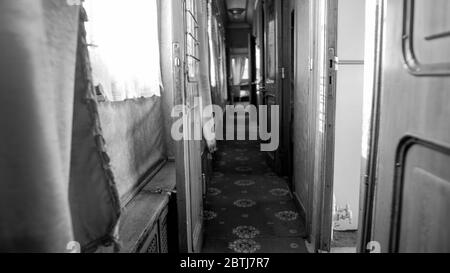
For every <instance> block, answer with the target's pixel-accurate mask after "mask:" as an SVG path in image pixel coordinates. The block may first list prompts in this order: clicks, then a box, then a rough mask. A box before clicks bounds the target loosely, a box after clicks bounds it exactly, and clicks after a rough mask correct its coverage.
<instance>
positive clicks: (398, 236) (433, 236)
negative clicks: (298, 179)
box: [363, 0, 450, 253]
mask: <svg viewBox="0 0 450 273" xmlns="http://www.w3.org/2000/svg"><path fill="white" fill-rule="evenodd" d="M379 2H380V5H383V6H382V8H381V10H382V12H383V15H382V16H383V17H384V22H381V21H380V22H379V26H381V27H382V38H383V39H382V40H380V41H381V42H380V43H381V46H380V47H379V48H381V49H382V51H381V62H378V67H379V68H380V71H381V73H380V77H379V78H378V82H379V84H378V86H377V89H376V90H375V92H376V95H377V96H376V97H377V98H378V101H377V103H378V104H379V107H378V110H379V113H380V116H379V118H378V119H377V121H376V122H374V124H373V127H374V128H375V129H376V130H374V131H375V132H379V134H378V135H374V138H375V139H376V140H377V141H378V145H377V146H376V149H374V151H372V152H376V153H377V160H376V161H375V163H377V164H376V165H375V167H374V169H375V170H376V175H375V177H376V180H375V179H372V180H371V181H369V182H370V183H371V184H375V183H376V186H375V187H372V188H374V189H375V192H374V195H373V196H374V197H372V202H373V206H374V209H373V211H372V212H373V219H372V221H371V222H370V223H369V224H367V225H365V226H364V231H365V233H366V234H369V236H368V238H367V239H366V240H365V241H364V242H363V244H367V243H368V241H369V240H371V241H374V242H376V243H377V244H379V245H380V247H381V251H382V252H401V253H403V252H447V253H448V252H450V229H449V225H450V217H449V211H450V168H449V167H450V122H449V120H450V107H449V105H450V51H449V48H450V17H449V16H448V13H449V12H450V1H447V0H403V1H379ZM383 17H382V18H383Z"/></svg>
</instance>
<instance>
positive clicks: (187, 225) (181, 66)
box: [172, 0, 203, 253]
mask: <svg viewBox="0 0 450 273" xmlns="http://www.w3.org/2000/svg"><path fill="white" fill-rule="evenodd" d="M194 1H195V0H194ZM196 8H197V9H198V8H199V6H198V5H197V6H196ZM172 12H173V18H174V22H173V23H174V25H179V22H176V18H183V23H182V26H183V27H182V28H173V31H174V33H173V35H174V42H173V45H172V57H173V63H172V69H173V76H174V105H175V106H176V105H184V106H186V107H187V108H188V110H189V111H193V110H194V108H195V107H196V104H195V101H194V97H195V94H191V93H190V92H188V83H189V79H188V71H187V65H186V63H187V60H186V58H187V57H186V47H187V32H186V20H187V17H186V0H176V1H173V9H172ZM183 118H186V119H187V117H185V116H183ZM173 121H175V119H174V120H173ZM183 123H184V124H188V125H189V126H188V128H187V130H186V128H184V130H186V131H185V134H184V135H185V136H187V135H192V134H191V133H192V131H193V130H195V129H196V128H195V127H196V126H195V125H192V123H191V120H189V119H187V120H186V121H184V122H183ZM194 147H195V144H193V143H192V141H191V140H186V139H183V140H180V141H175V159H176V160H175V166H176V185H177V188H176V191H177V210H178V232H179V240H178V241H179V251H180V253H195V252H200V251H201V247H202V242H203V224H201V227H200V230H197V229H198V228H197V229H196V230H193V223H192V221H193V220H192V209H191V199H192V194H191V183H192V179H193V177H192V175H193V173H194V174H195V171H193V166H192V165H191V162H192V154H194V152H193V149H194ZM200 155H201V151H200ZM196 160H198V161H199V162H200V164H202V163H201V162H202V160H201V156H200V157H199V158H197V159H196ZM201 173H202V170H200V174H201ZM199 179H200V183H201V184H203V183H202V181H201V180H202V178H201V177H200V178H199ZM199 198H201V199H202V200H203V195H201V196H199ZM202 202H203V201H202ZM202 213H203V208H202ZM196 236H197V237H198V238H197V240H194V239H195V238H194V237H196Z"/></svg>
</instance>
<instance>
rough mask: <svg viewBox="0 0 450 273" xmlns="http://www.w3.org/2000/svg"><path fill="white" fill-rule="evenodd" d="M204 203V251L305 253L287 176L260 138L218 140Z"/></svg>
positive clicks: (300, 225)
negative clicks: (271, 161) (268, 158)
mask: <svg viewBox="0 0 450 273" xmlns="http://www.w3.org/2000/svg"><path fill="white" fill-rule="evenodd" d="M214 171H215V172H214V175H213V179H212V182H211V183H210V185H208V196H207V201H206V204H205V213H204V218H205V242H204V248H203V252H204V253H305V252H306V247H305V244H304V240H303V236H304V234H305V229H304V220H303V219H301V217H300V215H299V213H298V211H297V209H296V206H295V203H294V200H293V197H292V194H291V192H290V190H289V187H288V184H287V181H286V180H285V179H284V178H281V177H278V176H277V175H276V174H275V173H274V172H273V171H272V170H271V169H270V168H269V167H268V165H267V163H266V159H265V154H264V153H263V152H261V151H260V145H259V142H255V141H254V142H251V141H233V142H222V143H220V144H219V152H218V153H217V156H216V160H215V163H214Z"/></svg>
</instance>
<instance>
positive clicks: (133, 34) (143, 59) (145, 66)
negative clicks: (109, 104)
mask: <svg viewBox="0 0 450 273" xmlns="http://www.w3.org/2000/svg"><path fill="white" fill-rule="evenodd" d="M84 5H85V8H86V11H87V14H88V22H87V23H86V28H87V39H88V44H89V52H90V55H91V63H92V69H93V78H94V85H95V86H97V85H101V86H102V89H103V91H104V95H105V97H106V98H107V99H108V100H111V101H122V100H125V99H133V98H140V97H152V96H154V95H156V96H160V87H161V85H162V83H161V68H160V55H159V39H158V14H157V10H158V8H157V3H156V0H127V1H121V0H88V1H86V2H85V4H84Z"/></svg>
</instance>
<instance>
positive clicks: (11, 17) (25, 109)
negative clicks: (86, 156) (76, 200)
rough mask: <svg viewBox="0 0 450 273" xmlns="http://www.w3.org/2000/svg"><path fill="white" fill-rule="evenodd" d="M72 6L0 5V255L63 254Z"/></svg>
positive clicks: (67, 230) (37, 1)
mask: <svg viewBox="0 0 450 273" xmlns="http://www.w3.org/2000/svg"><path fill="white" fill-rule="evenodd" d="M78 20H79V7H78V6H76V5H68V2H67V1H63V0H3V1H0V36H1V39H0V59H1V61H0V71H1V72H2V73H1V74H0V86H1V88H2V92H0V124H1V125H2V130H0V141H1V143H2V145H0V155H1V156H0V181H1V183H0V252H64V251H65V250H66V246H67V245H68V244H69V242H71V241H72V240H73V230H72V220H71V215H70V205H69V197H68V188H69V172H70V171H69V170H70V157H71V140H72V119H73V97H74V82H75V63H76V48H77V37H78V35H77V34H78Z"/></svg>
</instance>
